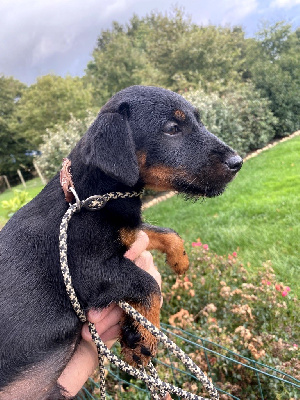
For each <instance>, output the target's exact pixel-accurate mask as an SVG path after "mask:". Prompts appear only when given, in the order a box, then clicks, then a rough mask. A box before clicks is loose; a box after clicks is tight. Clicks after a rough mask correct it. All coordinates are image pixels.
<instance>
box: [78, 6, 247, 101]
mask: <svg viewBox="0 0 300 400" xmlns="http://www.w3.org/2000/svg"><path fill="white" fill-rule="evenodd" d="M244 48H245V39H244V33H243V31H242V29H241V28H239V27H235V28H233V29H231V28H222V27H215V26H208V27H201V26H198V25H196V24H193V23H191V20H190V18H188V17H186V16H185V15H184V13H183V12H182V11H181V10H180V9H176V8H175V9H174V10H173V11H172V12H171V13H169V14H165V15H164V14H161V13H159V12H152V13H151V14H150V15H147V16H145V17H141V18H140V17H138V16H136V15H134V16H133V17H132V19H131V20H130V21H129V23H128V24H127V25H126V26H122V25H120V24H118V23H114V24H113V27H112V29H111V30H105V31H102V33H101V35H100V36H99V38H98V45H97V47H96V49H95V50H94V52H93V60H92V61H91V62H89V64H88V66H87V71H86V80H87V81H88V82H90V83H92V85H93V88H94V95H95V98H97V99H98V101H99V102H101V103H104V102H105V101H107V100H108V98H109V97H111V96H112V95H113V94H114V93H115V92H116V91H118V90H121V89H123V88H124V87H126V86H130V85H134V84H144V85H155V86H163V87H167V88H169V89H171V90H175V91H177V90H180V89H184V88H186V87H191V86H192V87H197V86H198V84H199V81H201V82H202V85H203V86H204V87H205V85H206V84H207V83H208V82H210V83H213V82H214V81H215V80H216V79H223V81H224V83H228V82H229V81H230V80H232V79H235V80H240V72H239V71H240V69H241V67H242V62H241V59H242V54H243V52H244V50H243V49H244Z"/></svg>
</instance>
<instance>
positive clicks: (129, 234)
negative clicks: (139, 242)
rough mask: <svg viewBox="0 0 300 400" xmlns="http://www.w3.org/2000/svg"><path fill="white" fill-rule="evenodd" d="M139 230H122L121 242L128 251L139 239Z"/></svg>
mask: <svg viewBox="0 0 300 400" xmlns="http://www.w3.org/2000/svg"><path fill="white" fill-rule="evenodd" d="M137 233H138V230H137V229H128V228H121V229H120V239H121V242H122V243H123V244H124V246H126V248H127V250H128V249H129V248H130V247H131V246H132V244H133V243H134V242H135V240H136V238H137Z"/></svg>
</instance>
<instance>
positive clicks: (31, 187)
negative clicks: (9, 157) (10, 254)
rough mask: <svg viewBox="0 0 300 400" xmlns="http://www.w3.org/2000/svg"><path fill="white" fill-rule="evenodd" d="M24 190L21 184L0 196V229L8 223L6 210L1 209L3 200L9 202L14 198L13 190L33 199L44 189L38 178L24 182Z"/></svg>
mask: <svg viewBox="0 0 300 400" xmlns="http://www.w3.org/2000/svg"><path fill="white" fill-rule="evenodd" d="M26 186H27V187H26V188H24V186H23V185H22V184H20V185H17V186H14V187H13V188H12V190H6V191H5V192H3V193H1V194H0V229H1V227H3V226H4V225H5V224H6V222H7V221H8V217H7V210H6V209H4V208H3V207H2V201H3V200H10V199H12V198H13V197H14V192H13V191H14V190H15V189H17V190H22V191H25V192H27V193H28V194H29V197H30V198H33V197H35V196H36V195H37V194H38V193H39V192H40V191H41V190H42V189H43V187H44V185H43V184H42V182H41V180H40V178H35V179H31V180H30V181H27V182H26Z"/></svg>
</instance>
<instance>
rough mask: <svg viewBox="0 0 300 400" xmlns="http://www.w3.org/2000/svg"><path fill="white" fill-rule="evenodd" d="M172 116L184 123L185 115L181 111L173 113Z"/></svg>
mask: <svg viewBox="0 0 300 400" xmlns="http://www.w3.org/2000/svg"><path fill="white" fill-rule="evenodd" d="M174 116H175V118H176V119H178V120H179V121H185V119H186V115H185V113H184V112H183V111H181V110H176V111H175V112H174Z"/></svg>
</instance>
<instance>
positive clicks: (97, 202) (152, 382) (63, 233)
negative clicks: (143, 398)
mask: <svg viewBox="0 0 300 400" xmlns="http://www.w3.org/2000/svg"><path fill="white" fill-rule="evenodd" d="M72 191H73V194H74V196H75V198H76V203H75V204H70V207H69V208H68V210H67V211H66V213H65V214H64V216H63V218H62V222H61V225H60V234H59V252H60V263H61V271H62V275H63V279H64V283H65V287H66V291H67V293H68V296H69V298H70V301H71V304H72V306H73V309H74V311H75V312H76V314H77V316H78V318H79V319H80V321H81V322H86V321H87V319H86V316H85V314H84V311H83V310H82V308H81V305H80V303H79V301H78V298H77V296H76V293H75V290H74V287H73V285H72V278H71V275H70V270H69V266H68V260H67V229H68V224H69V221H70V219H71V218H72V216H73V215H74V214H75V213H76V212H79V211H80V210H81V208H86V209H88V210H91V211H93V210H99V209H101V208H102V207H103V206H104V205H105V204H106V203H107V201H109V200H111V199H117V198H128V197H137V196H139V195H140V194H141V193H137V192H126V193H121V192H111V193H107V194H104V195H101V196H91V197H89V198H87V199H86V200H84V201H80V200H79V198H78V196H77V193H76V192H75V190H72ZM119 306H120V307H121V308H122V309H123V310H124V311H125V312H126V313H128V314H129V315H130V316H131V317H132V318H134V319H135V320H136V321H137V322H139V323H140V324H141V325H143V326H144V327H145V328H147V329H148V330H149V331H150V332H151V333H152V334H153V335H154V336H155V337H156V338H157V339H158V340H159V341H161V342H162V343H163V345H164V346H165V347H166V348H168V349H169V350H170V351H172V352H173V354H175V355H176V356H177V357H178V358H179V359H180V360H181V361H182V363H183V364H184V365H185V366H186V367H187V368H188V369H189V370H190V371H191V372H192V373H193V374H194V375H195V376H196V377H197V378H198V379H199V380H200V381H201V382H202V384H203V386H204V387H205V389H206V390H207V391H208V393H209V394H210V396H211V399H212V400H218V399H219V395H218V392H217V390H216V389H215V388H214V386H213V384H212V383H211V381H210V380H209V379H208V377H207V376H206V375H205V374H204V373H203V372H202V371H201V369H200V368H199V367H198V366H197V365H196V364H195V363H194V362H193V361H192V360H191V359H190V358H189V357H188V356H187V355H186V354H185V353H184V352H183V351H182V350H181V349H180V348H179V347H178V346H177V345H176V344H175V343H173V342H172V341H171V340H170V339H169V338H168V337H167V336H166V335H165V334H164V333H162V332H161V331H160V330H159V329H157V328H156V327H155V326H154V325H153V324H151V323H150V322H149V321H148V320H147V319H146V318H145V317H143V316H142V315H141V314H139V313H138V312H137V311H136V310H135V309H134V308H133V307H132V306H130V305H129V304H128V303H126V302H123V301H121V302H119ZM89 330H90V333H91V336H92V338H93V341H94V342H95V344H96V346H97V351H98V358H99V368H100V396H101V400H104V399H105V398H106V396H105V373H104V357H106V358H107V359H108V360H109V361H110V362H112V363H113V364H115V365H116V366H117V367H118V368H120V369H121V370H123V371H125V372H127V373H128V374H130V375H132V376H134V377H135V378H138V379H141V380H143V381H144V382H145V383H146V384H147V386H148V388H149V391H150V393H151V395H152V398H153V399H154V400H160V399H162V398H166V396H167V394H168V393H173V394H176V395H178V396H180V397H182V398H184V399H188V400H207V399H205V398H203V397H201V396H197V395H194V394H192V393H189V392H187V391H185V390H183V389H180V388H178V387H176V386H174V385H171V384H169V383H166V382H163V381H162V380H161V379H160V378H159V377H158V375H157V372H156V370H155V368H154V366H153V365H152V363H151V362H150V363H149V365H148V367H147V368H148V369H149V372H150V375H148V374H147V373H146V371H145V369H144V368H140V369H137V368H133V367H132V366H130V365H129V364H127V363H126V362H124V361H122V360H121V359H119V358H118V357H117V356H115V355H114V354H113V353H112V352H111V351H110V350H109V349H108V348H107V347H106V345H105V344H104V343H103V341H102V340H101V338H100V336H99V335H98V333H97V331H96V328H95V325H94V324H92V323H91V322H89ZM157 392H159V394H158V393H157Z"/></svg>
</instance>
